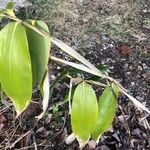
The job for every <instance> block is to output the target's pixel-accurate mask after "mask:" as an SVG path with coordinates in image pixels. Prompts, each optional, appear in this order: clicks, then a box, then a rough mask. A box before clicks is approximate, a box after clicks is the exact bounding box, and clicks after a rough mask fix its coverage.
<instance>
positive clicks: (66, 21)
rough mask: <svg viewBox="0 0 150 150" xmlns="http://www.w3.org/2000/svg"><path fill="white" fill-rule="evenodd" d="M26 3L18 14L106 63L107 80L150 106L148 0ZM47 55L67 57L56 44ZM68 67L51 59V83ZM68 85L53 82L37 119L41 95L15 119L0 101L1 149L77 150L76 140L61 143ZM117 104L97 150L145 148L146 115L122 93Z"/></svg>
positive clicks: (148, 138) (149, 129)
mask: <svg viewBox="0 0 150 150" xmlns="http://www.w3.org/2000/svg"><path fill="white" fill-rule="evenodd" d="M28 1H29V2H31V3H33V5H32V6H28V7H26V8H24V7H23V8H19V12H18V15H19V16H21V17H23V18H28V17H29V18H37V19H42V20H44V21H46V23H47V24H48V25H49V28H50V31H51V34H52V36H54V37H57V38H59V39H60V40H63V41H64V42H65V43H67V44H68V45H69V46H71V47H72V48H74V49H75V50H77V51H78V52H79V53H80V54H81V55H83V56H84V57H85V58H86V59H87V60H89V61H90V62H92V63H93V64H94V65H100V64H105V65H106V66H107V68H108V69H109V75H110V76H112V77H113V78H115V79H117V80H118V82H120V83H121V84H122V85H123V86H124V87H125V88H126V89H128V91H129V93H130V94H131V95H133V96H134V97H135V98H137V99H138V100H139V101H140V102H141V103H143V104H144V105H145V106H147V107H148V108H149V107H150V18H149V16H150V10H149V8H150V6H149V5H150V3H149V2H148V1H147V0H131V1H124V0H110V1H104V0H77V1H74V0H66V1H60V0H58V1H56V0H48V1H45V3H43V1H44V0H41V1H32V0H28ZM49 3H50V4H52V5H48V4H49ZM23 12H25V14H26V15H24V13H23ZM49 13H50V14H49ZM48 14H49V15H48ZM51 55H55V56H57V57H62V58H64V59H69V60H70V59H71V58H69V57H68V56H67V55H65V54H62V52H61V51H59V49H58V48H57V47H56V46H53V47H52V50H51ZM71 60H72V59H71ZM66 68H67V66H64V65H60V64H56V63H55V62H53V61H50V62H49V69H50V79H51V82H52V81H53V79H54V77H57V76H58V75H59V74H60V72H61V71H63V70H65V69H66ZM80 76H82V77H84V78H86V77H87V75H85V74H83V75H80ZM89 76H90V75H89ZM68 87H69V81H68V80H67V79H65V80H63V81H61V82H59V84H57V86H56V87H55V89H54V93H53V95H52V97H51V99H50V104H49V108H48V110H47V112H46V114H45V116H44V117H43V118H42V119H41V120H39V121H38V120H37V119H36V118H35V116H37V115H39V114H40V113H41V108H42V106H41V102H42V97H41V96H40V94H39V91H37V92H35V93H34V94H33V100H32V102H31V104H30V106H29V107H28V108H27V110H26V111H25V112H24V113H23V114H22V115H21V116H20V117H19V118H18V119H15V110H14V108H13V106H12V104H11V102H10V101H9V100H7V99H6V102H5V103H7V105H6V106H5V105H4V104H3V103H0V149H1V150H3V149H19V150H22V149H24V150H26V149H29V150H30V149H31V150H32V149H35V150H36V149H38V150H49V149H51V150H76V149H79V148H78V142H77V141H76V140H75V141H74V142H73V143H72V144H70V145H66V144H65V139H66V137H67V136H68V135H69V134H71V126H70V116H69V115H68V114H69V113H68V103H67V102H64V95H65V93H66V91H67V90H68ZM97 92H99V93H101V92H102V91H101V89H100V90H98V91H97ZM118 104H119V105H118V108H117V111H116V117H115V119H114V122H113V124H112V127H111V128H110V130H109V131H108V132H106V133H104V134H103V136H102V137H101V139H100V140H99V143H98V145H97V147H96V148H95V149H96V150H149V149H150V126H149V121H150V116H147V114H146V113H145V112H142V111H141V110H138V109H137V108H136V107H135V106H134V104H133V103H132V102H131V101H130V100H129V99H128V98H126V97H125V96H124V95H120V98H119V100H118ZM145 117H146V119H144V118H145ZM84 149H85V150H88V149H91V148H90V147H89V146H86V147H85V148H84Z"/></svg>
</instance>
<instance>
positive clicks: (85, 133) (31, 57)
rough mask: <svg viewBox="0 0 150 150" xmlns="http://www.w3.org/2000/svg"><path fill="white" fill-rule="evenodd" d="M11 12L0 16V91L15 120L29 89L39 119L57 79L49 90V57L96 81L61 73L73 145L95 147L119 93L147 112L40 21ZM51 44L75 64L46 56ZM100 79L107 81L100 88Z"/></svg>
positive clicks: (108, 123) (27, 99)
mask: <svg viewBox="0 0 150 150" xmlns="http://www.w3.org/2000/svg"><path fill="white" fill-rule="evenodd" d="M13 7H14V4H13V3H8V5H7V7H6V9H4V10H1V11H0V17H1V18H3V17H5V18H9V19H11V20H12V22H9V23H8V24H7V25H6V26H5V27H3V28H2V29H1V30H0V41H1V42H0V86H1V91H0V92H1V94H5V95H7V96H8V97H9V98H10V99H11V101H12V102H13V105H14V107H15V109H16V112H17V117H18V116H19V115H20V114H21V113H22V112H23V111H24V110H25V109H26V108H27V107H28V105H29V103H30V101H31V99H32V90H33V89H34V88H35V87H36V88H38V89H39V90H40V92H41V95H42V96H43V113H42V114H41V115H40V116H38V118H39V119H40V118H41V117H43V115H44V113H45V111H46V109H47V107H48V102H49V100H50V96H51V94H52V91H53V88H54V85H55V83H56V82H57V81H58V80H60V79H61V78H62V76H61V77H59V78H57V79H56V80H55V81H54V82H53V84H52V85H49V77H48V74H49V71H48V67H47V64H48V60H49V58H50V59H51V60H54V61H57V62H59V63H64V64H67V65H69V66H71V67H73V68H76V69H77V70H75V71H77V72H78V71H79V70H81V71H83V72H87V73H90V74H92V75H94V77H99V79H100V80H97V79H96V78H91V79H89V80H84V79H82V78H74V77H73V76H72V75H71V73H70V70H68V71H67V72H66V73H65V74H63V76H66V77H68V78H69V79H70V89H69V93H68V98H67V99H68V102H69V112H70V115H71V126H72V132H73V134H71V136H72V137H73V139H74V138H76V139H77V140H78V142H79V145H80V148H81V149H82V148H83V147H84V146H85V145H86V144H87V143H88V141H89V140H90V139H93V140H94V141H95V142H97V141H98V140H99V138H100V137H101V135H102V134H103V133H104V132H106V131H107V130H108V129H109V127H110V126H111V124H112V121H113V119H114V117H115V111H116V108H117V99H118V95H119V93H123V94H125V95H126V96H127V97H128V98H129V99H130V100H132V101H133V102H134V104H135V105H136V106H138V107H139V108H141V109H143V110H145V111H147V112H148V113H150V111H149V110H148V109H147V108H146V107H145V106H143V105H142V104H141V103H140V102H139V101H137V100H136V99H135V98H133V97H132V96H131V95H129V94H128V93H127V90H126V89H124V88H123V87H122V86H121V85H120V84H119V83H118V82H117V81H116V80H115V79H113V78H112V77H110V76H109V75H108V73H107V71H106V70H105V69H104V68H99V69H98V68H96V67H95V66H94V65H93V64H91V63H90V62H88V61H87V60H86V59H85V58H83V57H82V56H81V55H80V54H78V53H77V52H76V51H74V50H73V49H72V48H70V47H69V46H67V45H66V44H65V43H63V42H62V41H60V40H58V39H56V38H54V37H51V36H50V34H49V30H48V27H47V25H46V24H45V23H44V22H42V21H39V20H26V21H22V20H20V19H19V18H17V17H16V16H15V14H14V12H13ZM51 43H53V44H55V45H57V46H58V47H59V48H60V50H62V51H63V52H66V53H67V54H68V55H69V56H71V57H73V58H75V59H76V60H77V61H79V62H80V63H75V62H69V61H67V60H64V59H61V58H57V57H54V56H52V55H51V54H50V56H49V53H50V46H51ZM103 80H106V81H107V82H105V83H103V82H102V81H103ZM73 82H74V83H76V86H75V90H73ZM94 84H96V85H98V86H101V87H103V89H104V90H103V92H102V94H101V95H99V96H98V97H97V96H96V94H95V91H94V89H93V88H92V85H94ZM70 140H72V138H71V139H67V142H68V143H69V142H70Z"/></svg>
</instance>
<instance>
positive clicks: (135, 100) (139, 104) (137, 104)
mask: <svg viewBox="0 0 150 150" xmlns="http://www.w3.org/2000/svg"><path fill="white" fill-rule="evenodd" d="M120 90H121V92H122V93H123V94H125V95H126V96H127V97H128V98H129V99H130V100H131V101H132V102H133V103H134V104H135V106H136V107H138V108H140V109H142V110H145V111H146V112H148V113H149V114H150V111H149V109H148V108H146V107H145V106H144V105H143V104H142V103H140V102H139V101H138V100H137V99H135V98H134V97H133V96H131V95H129V94H128V93H127V92H125V91H124V90H122V89H120Z"/></svg>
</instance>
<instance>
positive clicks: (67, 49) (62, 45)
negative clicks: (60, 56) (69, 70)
mask: <svg viewBox="0 0 150 150" xmlns="http://www.w3.org/2000/svg"><path fill="white" fill-rule="evenodd" d="M52 42H53V43H54V44H55V45H57V46H58V47H59V48H60V49H61V50H62V51H64V52H66V53H67V54H69V55H70V56H72V57H73V58H75V59H76V60H78V61H79V62H81V63H82V64H84V65H85V66H87V67H89V68H90V69H91V70H94V71H95V72H98V73H99V74H100V75H101V77H103V73H102V72H101V71H99V70H98V69H97V68H96V67H95V66H94V65H92V64H91V63H90V62H89V61H87V60H86V59H85V58H84V57H82V56H81V55H80V54H78V53H77V52H76V51H75V50H74V49H72V48H71V47H70V46H68V45H67V44H65V43H63V42H62V41H60V40H58V39H57V38H54V37H52Z"/></svg>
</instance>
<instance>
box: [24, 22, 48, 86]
mask: <svg viewBox="0 0 150 150" xmlns="http://www.w3.org/2000/svg"><path fill="white" fill-rule="evenodd" d="M34 25H35V27H37V28H39V29H41V30H46V31H48V32H49V30H48V27H47V25H46V24H45V23H44V22H42V21H35V24H34ZM26 32H27V38H28V43H29V49H30V55H31V61H32V75H33V86H35V85H36V84H38V85H40V84H41V83H42V80H43V77H44V74H45V71H46V68H47V63H48V59H49V51H50V44H51V43H50V40H49V38H47V37H43V36H42V35H40V34H38V33H37V32H35V31H33V30H32V29H29V28H28V27H26Z"/></svg>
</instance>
